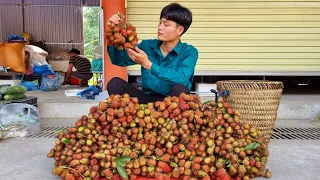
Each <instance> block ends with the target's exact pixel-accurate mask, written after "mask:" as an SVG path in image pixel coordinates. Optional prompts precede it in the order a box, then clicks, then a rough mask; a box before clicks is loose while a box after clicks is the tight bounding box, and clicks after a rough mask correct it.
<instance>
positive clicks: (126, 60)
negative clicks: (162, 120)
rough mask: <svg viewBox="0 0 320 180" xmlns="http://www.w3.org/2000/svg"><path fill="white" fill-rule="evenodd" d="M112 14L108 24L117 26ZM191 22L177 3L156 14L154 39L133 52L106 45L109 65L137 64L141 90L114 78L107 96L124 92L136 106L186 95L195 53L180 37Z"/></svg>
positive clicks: (116, 20)
mask: <svg viewBox="0 0 320 180" xmlns="http://www.w3.org/2000/svg"><path fill="white" fill-rule="evenodd" d="M119 20H120V17H119V16H118V15H117V14H115V15H113V16H111V17H110V19H109V22H113V23H115V24H117V23H119ZM191 23H192V13H191V11H190V10H189V9H187V8H185V7H183V6H181V5H180V4H178V3H171V4H169V5H167V6H166V7H164V8H163V9H162V11H161V14H160V22H159V25H158V36H157V39H150V40H143V41H142V42H141V43H139V44H138V45H137V47H136V48H135V51H134V50H132V49H130V48H128V49H125V50H118V49H117V48H116V47H114V46H108V47H107V51H108V54H109V57H110V60H111V62H112V63H113V64H114V65H118V66H130V65H134V64H140V65H141V77H142V91H141V90H139V89H137V88H135V87H133V86H132V85H131V84H129V83H128V82H126V81H125V80H123V79H121V78H118V77H115V78H112V79H111V80H110V81H109V83H108V84H107V90H108V93H109V95H111V94H120V95H123V94H125V93H128V94H129V95H130V97H137V98H138V99H139V103H141V104H146V103H148V102H155V101H162V100H163V98H165V97H166V96H179V95H180V94H181V93H186V94H189V93H190V89H191V86H192V83H193V79H194V69H195V66H196V63H197V60H198V50H197V49H196V48H195V47H193V46H192V45H188V44H186V43H182V42H181V40H180V38H181V36H182V34H184V33H185V32H186V31H187V30H188V28H189V27H190V25H191Z"/></svg>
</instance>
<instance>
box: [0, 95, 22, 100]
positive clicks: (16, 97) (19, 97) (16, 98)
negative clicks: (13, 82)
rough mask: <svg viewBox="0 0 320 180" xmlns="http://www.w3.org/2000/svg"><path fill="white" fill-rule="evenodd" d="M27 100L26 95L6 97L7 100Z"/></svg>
mask: <svg viewBox="0 0 320 180" xmlns="http://www.w3.org/2000/svg"><path fill="white" fill-rule="evenodd" d="M25 98H26V95H25V94H9V95H5V96H4V99H5V100H18V99H25Z"/></svg>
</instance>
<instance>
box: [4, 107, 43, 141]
mask: <svg viewBox="0 0 320 180" xmlns="http://www.w3.org/2000/svg"><path fill="white" fill-rule="evenodd" d="M40 130H41V128H40V115H39V110H38V108H36V107H35V106H32V105H29V104H25V103H11V104H7V105H4V106H2V107H1V110H0V140H1V139H7V138H12V137H24V136H30V135H33V134H36V133H38V132H40Z"/></svg>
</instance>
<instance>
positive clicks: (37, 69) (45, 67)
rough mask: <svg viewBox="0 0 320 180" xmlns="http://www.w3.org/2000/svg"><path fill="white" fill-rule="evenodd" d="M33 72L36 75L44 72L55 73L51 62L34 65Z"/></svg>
mask: <svg viewBox="0 0 320 180" xmlns="http://www.w3.org/2000/svg"><path fill="white" fill-rule="evenodd" d="M33 74H34V75H42V74H54V72H53V71H52V69H51V67H50V66H49V64H44V65H40V66H38V65H35V66H33Z"/></svg>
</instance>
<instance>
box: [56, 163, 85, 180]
mask: <svg viewBox="0 0 320 180" xmlns="http://www.w3.org/2000/svg"><path fill="white" fill-rule="evenodd" d="M60 167H62V168H64V169H70V170H74V171H75V172H77V173H79V171H77V170H75V169H73V168H71V167H68V166H60ZM79 175H80V176H81V177H82V178H83V179H85V177H84V175H82V174H81V173H79Z"/></svg>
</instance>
